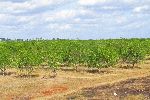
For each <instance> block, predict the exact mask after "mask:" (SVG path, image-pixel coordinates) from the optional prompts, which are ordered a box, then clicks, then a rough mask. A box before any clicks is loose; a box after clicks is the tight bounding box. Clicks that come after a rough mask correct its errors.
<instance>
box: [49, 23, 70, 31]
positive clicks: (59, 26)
mask: <svg viewBox="0 0 150 100" xmlns="http://www.w3.org/2000/svg"><path fill="white" fill-rule="evenodd" d="M47 28H48V29H49V28H50V29H54V30H58V31H60V30H68V29H71V28H72V27H71V25H70V24H49V25H48V26H47Z"/></svg>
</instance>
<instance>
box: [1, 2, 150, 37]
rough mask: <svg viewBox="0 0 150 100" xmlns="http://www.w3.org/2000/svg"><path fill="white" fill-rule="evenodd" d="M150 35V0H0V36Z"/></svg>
mask: <svg viewBox="0 0 150 100" xmlns="http://www.w3.org/2000/svg"><path fill="white" fill-rule="evenodd" d="M41 37H42V38H44V39H52V38H62V39H107V38H120V37H123V38H149V37H150V0H0V38H11V39H17V38H21V39H35V38H41Z"/></svg>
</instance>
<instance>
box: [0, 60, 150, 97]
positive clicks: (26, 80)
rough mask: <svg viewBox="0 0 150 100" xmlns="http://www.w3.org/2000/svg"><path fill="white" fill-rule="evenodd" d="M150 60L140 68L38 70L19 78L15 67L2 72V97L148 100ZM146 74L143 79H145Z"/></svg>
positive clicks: (0, 95)
mask: <svg viewBox="0 0 150 100" xmlns="http://www.w3.org/2000/svg"><path fill="white" fill-rule="evenodd" d="M149 65H150V61H145V62H144V63H141V64H139V65H138V66H139V68H133V69H132V68H128V69H126V68H108V69H102V71H101V73H94V74H93V73H88V72H73V71H58V76H57V77H56V78H49V77H47V76H48V74H49V71H46V70H41V69H39V70H36V71H34V73H33V74H34V76H33V77H18V76H17V74H16V73H15V72H17V71H16V70H14V69H9V70H7V72H9V73H11V74H9V75H6V76H2V75H0V100H87V99H89V100H114V99H115V100H134V98H136V100H138V99H139V100H146V99H149V97H150V94H149V92H150V84H149V83H150V77H149V76H150V67H149ZM141 77H143V78H141Z"/></svg>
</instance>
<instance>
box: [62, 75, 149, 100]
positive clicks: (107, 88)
mask: <svg viewBox="0 0 150 100" xmlns="http://www.w3.org/2000/svg"><path fill="white" fill-rule="evenodd" d="M64 99H65V100H150V76H147V77H142V78H132V79H129V80H126V81H121V82H117V83H115V84H107V85H102V86H97V87H91V88H84V89H82V90H80V91H78V92H76V93H72V94H69V95H66V96H65V98H64Z"/></svg>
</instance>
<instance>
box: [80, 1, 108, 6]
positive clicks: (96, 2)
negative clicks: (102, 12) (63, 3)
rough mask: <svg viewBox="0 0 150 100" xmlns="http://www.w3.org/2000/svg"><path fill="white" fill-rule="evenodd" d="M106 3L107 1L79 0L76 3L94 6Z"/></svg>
mask: <svg viewBox="0 0 150 100" xmlns="http://www.w3.org/2000/svg"><path fill="white" fill-rule="evenodd" d="M105 2H108V0H79V1H78V3H79V4H80V5H95V4H98V3H105Z"/></svg>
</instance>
